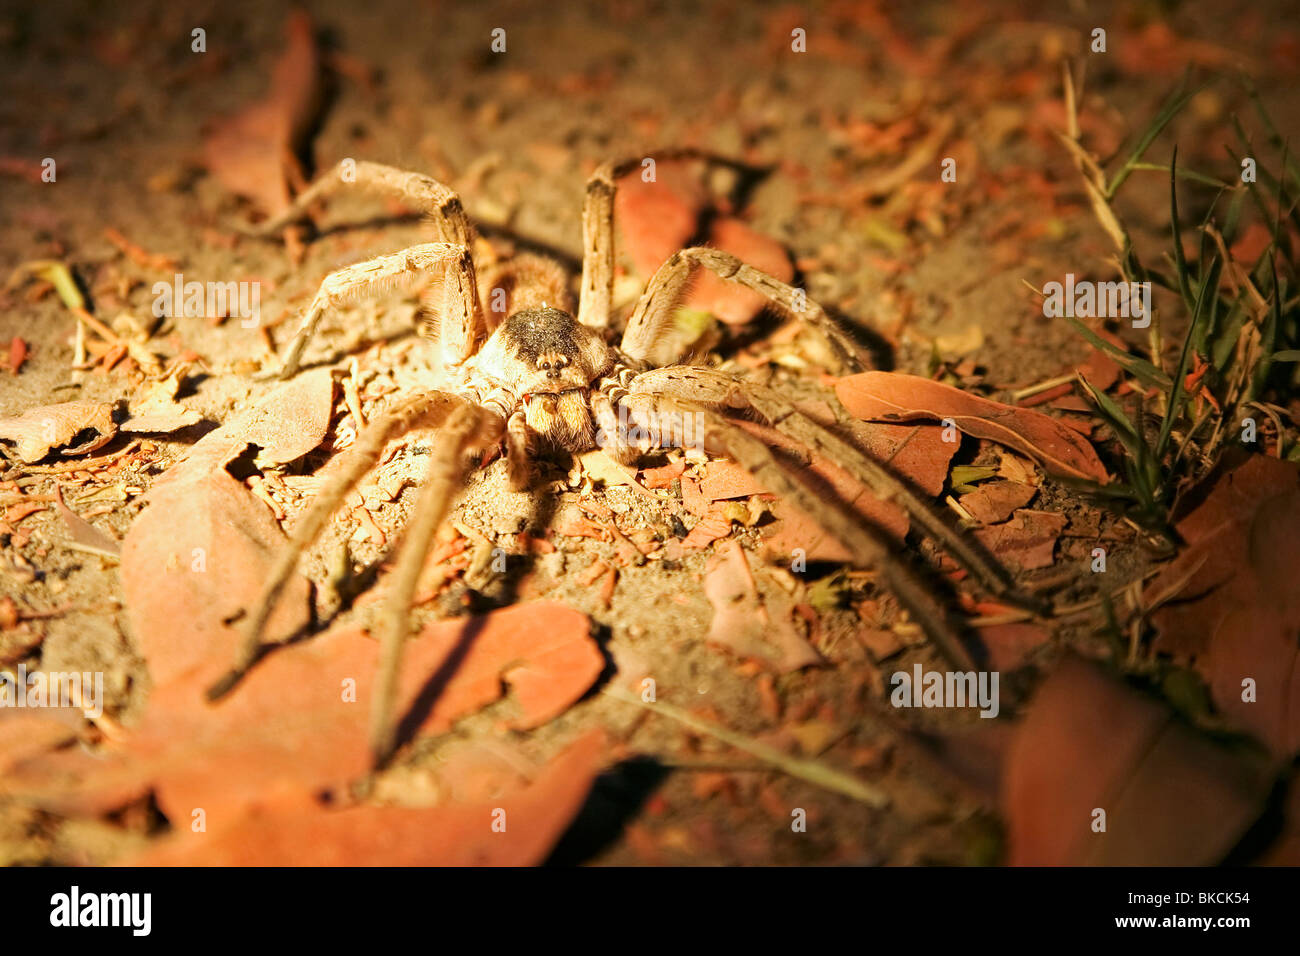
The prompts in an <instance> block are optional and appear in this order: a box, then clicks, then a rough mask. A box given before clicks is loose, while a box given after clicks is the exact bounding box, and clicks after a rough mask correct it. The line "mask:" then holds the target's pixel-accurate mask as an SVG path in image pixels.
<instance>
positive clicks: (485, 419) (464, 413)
mask: <svg viewBox="0 0 1300 956" xmlns="http://www.w3.org/2000/svg"><path fill="white" fill-rule="evenodd" d="M470 413H472V414H470ZM439 426H442V427H443V432H442V433H441V434H440V441H439V444H438V448H439V453H438V454H436V455H434V456H433V458H432V460H431V462H430V478H431V479H432V481H431V484H437V485H438V486H439V487H443V486H445V484H446V482H445V481H443V480H442V476H443V475H444V473H445V472H447V471H448V469H449V467H450V466H448V465H447V463H446V461H445V460H444V459H445V455H444V454H443V452H444V451H446V449H448V448H454V449H457V454H459V453H460V452H462V451H464V450H465V449H467V448H470V447H479V446H481V447H489V446H491V445H492V444H495V442H496V441H497V440H498V439H499V436H500V432H501V418H500V416H499V415H496V414H494V413H493V412H492V411H490V410H486V409H483V408H479V407H477V406H474V405H471V404H469V403H468V402H466V401H465V400H464V399H462V398H460V397H459V396H456V395H451V394H449V393H447V392H439V391H429V392H425V393H423V394H420V395H416V396H414V397H413V398H409V399H407V400H406V401H404V402H401V403H399V404H398V405H396V406H394V407H393V408H391V409H389V410H388V411H386V412H384V413H383V414H382V415H380V416H378V417H376V418H375V419H373V420H372V421H371V422H370V424H369V425H367V426H366V428H365V429H364V430H363V431H362V432H361V434H360V436H358V438H357V441H356V444H354V445H353V446H352V448H350V449H349V450H348V452H347V458H346V460H345V461H344V462H343V466H342V467H341V468H340V469H339V470H338V471H336V472H335V473H334V475H333V477H331V478H330V480H329V481H328V482H327V483H326V485H325V487H324V488H322V489H321V490H320V491H319V492H318V493H317V495H316V498H315V500H313V501H312V503H311V506H310V507H309V508H308V509H307V511H306V512H305V513H304V514H303V516H302V518H301V519H299V521H298V524H297V525H296V526H295V527H294V529H293V533H292V534H291V535H290V537H289V540H288V542H287V543H286V544H285V546H284V549H283V550H282V551H281V552H280V554H279V555H278V556H277V557H276V559H275V563H274V564H273V565H272V566H271V569H270V571H269V572H268V573H267V579H266V584H265V585H264V586H263V588H262V593H261V594H259V595H258V598H257V600H256V602H254V604H253V606H252V607H250V608H249V610H248V613H247V615H246V616H245V618H244V621H243V624H242V630H243V643H242V644H241V645H240V647H239V649H238V651H237V652H236V655H235V661H234V663H233V665H232V666H231V669H230V670H229V671H228V672H227V673H226V674H225V675H224V676H223V677H221V678H220V679H219V680H218V681H216V682H215V683H214V684H213V685H212V686H211V687H209V688H208V691H207V696H208V699H209V700H214V701H215V700H219V699H220V698H222V697H224V696H225V695H226V694H228V693H230V691H231V690H233V689H234V688H235V686H236V685H237V684H238V683H239V682H240V681H241V680H242V679H243V678H244V676H245V675H246V674H247V673H248V671H249V670H250V669H251V668H252V666H253V665H254V664H255V663H256V662H257V660H258V658H260V657H261V655H262V652H263V651H264V650H265V645H264V644H263V643H262V635H263V631H264V630H265V628H266V623H267V621H268V620H270V617H271V612H272V611H273V610H274V609H275V605H276V602H277V601H278V600H279V599H280V595H281V594H282V593H283V592H284V587H285V585H286V584H287V583H288V581H289V579H290V577H292V576H293V573H294V571H295V570H296V569H297V567H298V559H299V558H300V557H301V556H302V553H303V552H304V551H306V550H307V549H308V548H309V547H311V546H312V544H313V543H314V542H315V541H316V539H317V538H319V537H320V535H321V532H322V531H324V530H325V525H326V523H327V522H328V521H329V519H330V516H331V515H333V514H334V512H335V511H336V510H337V509H338V507H339V505H340V504H342V502H343V499H344V498H345V497H347V494H348V492H349V491H351V490H352V489H353V488H354V487H356V485H357V483H358V482H360V481H361V479H362V478H364V477H365V476H366V474H367V472H369V471H370V469H371V468H373V467H374V466H375V463H376V462H377V461H379V458H380V456H381V455H382V454H383V452H384V449H385V448H386V447H387V446H388V443H389V442H391V441H392V440H393V439H395V438H397V437H399V436H400V435H403V434H405V433H406V432H408V431H410V430H411V429H413V428H421V427H439ZM453 458H455V456H453ZM424 494H425V496H427V495H428V494H430V493H429V492H428V489H427V486H426V490H425V493H424ZM423 500H424V498H423V497H422V498H421V501H423ZM440 507H441V508H442V511H443V513H444V514H445V509H446V503H444V504H443V505H441V506H440ZM426 510H428V509H426ZM434 510H435V512H436V511H437V508H435V509H434ZM439 520H441V519H439ZM435 528H436V525H435ZM403 554H405V552H403ZM409 603H410V602H409V599H408V600H407V604H408V605H409Z"/></svg>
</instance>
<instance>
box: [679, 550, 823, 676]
mask: <svg viewBox="0 0 1300 956" xmlns="http://www.w3.org/2000/svg"><path fill="white" fill-rule="evenodd" d="M704 594H705V597H707V598H708V599H709V603H710V604H712V605H713V622H712V623H711V624H710V625H709V635H708V640H709V642H710V643H712V644H717V645H719V646H721V647H725V648H727V649H728V650H730V651H732V652H734V653H735V654H738V655H740V656H741V657H751V658H754V659H755V660H758V661H761V662H762V663H763V664H764V665H766V666H767V667H769V668H771V669H772V670H775V671H776V672H778V673H782V674H784V673H786V672H788V671H793V670H798V669H799V668H801V667H808V666H809V665H811V664H817V663H820V662H821V655H820V654H818V653H817V651H816V649H815V648H813V646H812V645H811V644H809V643H808V642H807V641H806V640H804V639H803V637H802V636H800V634H799V632H798V631H797V630H795V626H794V621H793V618H792V613H793V611H794V605H793V604H792V603H791V602H790V601H789V600H788V599H786V598H785V597H784V595H776V594H774V595H772V596H771V597H770V598H769V599H767V600H766V601H765V600H764V599H763V598H762V597H761V596H760V595H759V593H758V588H757V586H756V585H755V584H754V576H753V574H752V573H751V572H750V569H749V561H748V560H747V559H746V557H745V552H744V549H743V548H741V546H740V542H738V541H735V540H734V539H733V540H731V541H728V542H727V543H726V544H725V545H723V546H722V547H720V548H718V550H717V553H716V554H714V556H713V557H712V558H711V559H710V560H709V565H708V570H707V571H706V572H705V577H704Z"/></svg>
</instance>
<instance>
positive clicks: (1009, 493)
mask: <svg viewBox="0 0 1300 956" xmlns="http://www.w3.org/2000/svg"><path fill="white" fill-rule="evenodd" d="M1037 493H1038V489H1037V488H1035V487H1034V486H1033V485H1022V484H1020V483H1019V482H1015V481H988V482H985V483H984V484H982V485H980V486H979V487H978V488H977V489H975V490H974V491H972V492H971V493H970V494H965V495H962V496H960V497H959V498H958V499H957V501H958V503H960V504H961V506H962V507H963V508H965V509H966V510H967V511H969V512H970V513H971V516H972V517H974V518H975V520H976V521H979V522H980V523H982V524H997V523H998V522H999V521H1006V520H1007V518H1009V517H1011V513H1012V512H1013V511H1015V510H1016V509H1017V508H1023V507H1024V506H1025V505H1027V504H1029V502H1030V501H1032V500H1033V497H1034V495H1035V494H1037Z"/></svg>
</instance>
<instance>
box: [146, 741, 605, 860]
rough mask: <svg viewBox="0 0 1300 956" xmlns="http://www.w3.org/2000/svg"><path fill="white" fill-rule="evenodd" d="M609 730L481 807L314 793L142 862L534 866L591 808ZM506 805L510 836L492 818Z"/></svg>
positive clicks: (185, 832)
mask: <svg viewBox="0 0 1300 956" xmlns="http://www.w3.org/2000/svg"><path fill="white" fill-rule="evenodd" d="M604 752H605V741H604V737H603V735H602V734H601V732H600V731H598V730H596V731H591V732H589V733H587V734H585V735H584V736H582V737H580V738H579V739H578V740H577V741H575V742H574V743H573V744H571V745H570V746H569V748H568V749H567V750H565V751H564V752H563V753H561V754H560V755H559V756H557V757H556V758H555V759H554V760H552V761H551V762H550V763H549V764H548V765H547V766H545V767H544V768H542V769H541V771H540V772H538V774H537V776H536V777H535V779H534V780H533V781H532V782H531V783H530V784H528V785H527V786H525V787H522V788H518V789H515V790H514V791H512V792H509V793H505V794H501V795H499V796H496V797H494V798H493V799H492V800H490V801H488V802H485V803H481V804H466V803H456V804H448V805H444V806H439V807H430V808H418V809H417V808H408V807H377V806H360V807H349V808H346V809H342V810H331V809H328V808H326V807H323V806H321V805H320V803H318V802H315V801H313V800H311V799H310V797H309V796H308V795H306V794H298V795H293V796H289V797H281V798H279V799H276V800H274V801H272V802H270V803H269V804H267V805H264V806H259V807H255V808H250V809H249V810H247V811H245V812H244V813H242V814H240V815H239V816H237V817H235V818H234V819H233V820H232V821H230V822H229V823H225V824H223V825H217V826H214V827H213V828H212V832H211V833H210V834H209V833H191V832H190V831H189V828H188V827H179V828H178V830H177V835H176V836H175V837H173V838H172V839H169V840H167V841H165V842H163V843H161V844H160V845H158V846H155V847H153V848H151V849H149V850H148V851H146V852H145V853H144V854H143V855H141V856H139V857H137V858H136V859H135V860H133V861H131V862H132V863H133V864H134V865H136V866H196V865H199V866H287V865H295V866H531V865H534V864H538V863H541V862H542V861H544V860H545V859H546V856H547V854H549V853H550V851H551V850H552V849H553V848H554V846H555V844H556V843H557V842H558V841H559V839H560V837H561V836H563V834H564V831H565V830H566V829H567V828H568V826H569V824H570V823H571V822H572V821H573V819H574V817H576V816H577V815H578V811H580V810H581V809H582V805H583V802H584V801H585V800H586V798H587V794H588V792H589V791H590V790H591V785H592V783H594V782H595V779H596V775H597V773H599V772H600V767H601V761H602V759H603V756H604ZM498 810H501V811H504V812H505V814H506V820H507V821H508V824H507V828H506V831H505V833H499V832H495V831H494V830H493V829H492V827H490V826H489V825H488V823H489V822H490V821H491V820H492V818H493V813H494V812H497V811H498Z"/></svg>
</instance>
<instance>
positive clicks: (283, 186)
mask: <svg viewBox="0 0 1300 956" xmlns="http://www.w3.org/2000/svg"><path fill="white" fill-rule="evenodd" d="M285 35H286V45H285V50H284V52H283V53H282V54H281V55H280V58H279V59H278V60H277V61H276V63H275V66H274V67H273V68H272V70H271V83H270V88H269V90H268V92H267V95H266V96H265V98H263V99H261V100H259V101H257V102H256V103H253V104H252V105H250V106H248V107H246V108H245V109H243V110H242V111H241V112H239V113H236V114H235V115H233V116H229V117H226V118H224V119H222V120H220V121H219V122H217V123H215V124H213V126H212V128H211V129H210V130H209V131H208V133H207V135H206V136H205V137H204V141H203V161H204V164H205V165H206V166H207V168H208V170H209V171H210V172H211V173H212V174H213V175H214V176H216V178H217V179H218V180H220V182H221V184H222V185H223V186H225V187H226V188H227V189H229V190H230V191H231V192H233V193H235V194H236V195H239V196H243V197H245V198H246V199H248V200H250V201H251V202H253V203H254V204H256V205H257V206H258V207H259V208H260V209H261V210H262V211H263V212H265V213H267V214H268V215H275V214H276V213H278V212H281V211H282V210H283V209H285V208H286V207H287V206H288V205H289V198H290V193H289V184H288V176H287V175H286V173H287V170H289V169H290V168H291V166H290V164H291V163H292V162H293V159H292V157H293V155H294V153H295V152H296V151H297V149H298V148H299V146H300V145H301V143H302V138H303V136H304V135H305V134H306V133H307V131H308V129H309V128H310V126H311V123H312V120H313V119H314V117H315V114H316V110H317V107H318V106H319V103H320V95H321V83H320V80H321V74H320V52H319V50H318V49H317V47H316V40H315V36H314V31H313V27H312V21H311V18H310V17H309V16H308V15H307V14H306V13H305V12H303V11H301V10H295V11H292V12H291V13H290V14H289V16H288V19H287V20H286V23H285Z"/></svg>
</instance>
